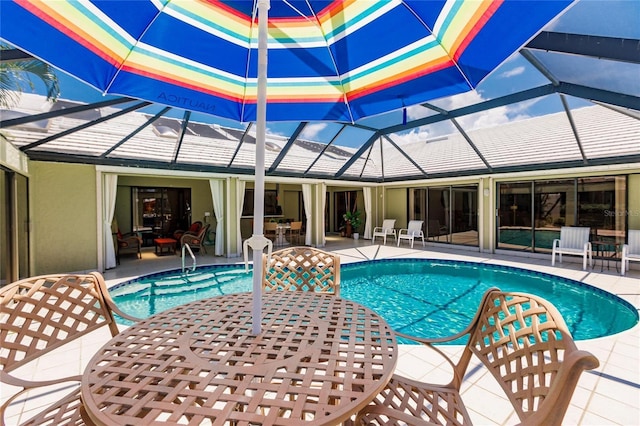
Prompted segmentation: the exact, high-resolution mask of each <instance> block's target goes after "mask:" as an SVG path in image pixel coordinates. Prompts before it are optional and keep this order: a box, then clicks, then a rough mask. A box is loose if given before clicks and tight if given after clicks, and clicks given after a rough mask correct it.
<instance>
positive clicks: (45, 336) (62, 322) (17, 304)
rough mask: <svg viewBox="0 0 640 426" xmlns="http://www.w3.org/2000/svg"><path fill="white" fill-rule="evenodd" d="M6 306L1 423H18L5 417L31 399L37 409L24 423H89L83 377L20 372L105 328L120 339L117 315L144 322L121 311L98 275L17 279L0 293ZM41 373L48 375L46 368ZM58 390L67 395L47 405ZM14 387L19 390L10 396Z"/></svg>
mask: <svg viewBox="0 0 640 426" xmlns="http://www.w3.org/2000/svg"><path fill="white" fill-rule="evenodd" d="M0 308H1V309H0V311H1V312H2V314H1V315H0V363H1V366H2V370H1V371H0V382H2V387H3V394H4V395H3V397H6V399H5V400H4V402H3V404H2V406H0V424H1V425H2V426H4V425H6V424H16V423H18V421H17V419H16V418H13V417H12V418H11V420H9V419H6V418H5V414H6V412H7V409H8V408H9V406H10V405H11V404H12V403H14V402H15V403H18V402H17V401H20V400H31V401H32V402H33V404H34V407H37V408H36V409H33V410H32V412H33V414H32V416H31V418H30V419H29V420H27V421H23V419H20V424H21V425H39V424H50V425H59V424H65V425H67V424H71V425H74V424H76V425H80V424H84V422H83V420H82V416H81V401H80V376H65V377H60V376H58V377H56V378H51V377H49V376H50V375H49V374H47V376H45V375H44V374H43V375H42V376H40V377H36V378H33V377H31V376H30V377H20V376H19V375H16V374H15V373H16V372H15V370H17V369H18V368H19V367H22V366H24V365H26V364H29V363H32V362H34V363H36V362H39V361H40V362H41V363H42V361H41V358H40V357H42V356H43V355H45V354H48V353H50V352H52V351H53V350H55V349H59V348H63V347H68V346H65V345H67V344H68V343H70V342H72V341H74V340H76V339H78V338H80V337H82V336H85V335H87V334H89V333H92V332H95V331H96V330H98V329H99V328H102V327H108V329H109V332H110V334H111V336H115V335H116V334H118V332H119V330H118V327H117V325H116V323H115V319H114V316H113V314H114V313H115V314H117V315H119V316H121V317H122V318H125V319H127V320H130V321H133V322H137V321H138V318H134V317H132V316H130V315H127V314H125V313H124V312H121V311H120V310H119V309H118V308H117V306H116V305H115V303H114V302H113V300H112V299H111V297H110V296H109V293H108V291H107V287H106V285H105V282H104V279H103V278H102V275H100V274H99V273H98V272H94V273H90V274H82V275H42V276H37V277H32V278H27V279H23V280H20V281H16V282H14V283H11V284H8V285H6V286H5V287H2V288H1V289H0ZM74 356H79V355H74ZM49 370H50V371H53V370H51V369H49ZM54 370H55V369H54ZM38 371H39V372H42V368H41V366H40V367H39V368H38ZM52 386H57V388H58V389H60V388H61V387H62V388H63V389H64V391H60V392H61V393H62V394H63V395H65V396H64V397H62V398H61V399H59V400H57V401H56V402H53V403H50V404H48V405H47V403H48V401H50V399H51V395H47V394H48V393H53V392H54V389H53V388H52ZM12 387H15V388H16V391H15V393H13V394H10V393H9V389H10V388H12ZM69 388H72V390H71V391H69V390H68V389H69ZM5 392H7V393H6V394H5Z"/></svg>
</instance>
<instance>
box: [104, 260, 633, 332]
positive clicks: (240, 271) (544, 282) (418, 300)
mask: <svg viewBox="0 0 640 426" xmlns="http://www.w3.org/2000/svg"><path fill="white" fill-rule="evenodd" d="M492 286H495V287H499V288H500V289H501V290H505V291H522V292H527V293H534V294H537V295H539V296H541V297H543V298H545V299H547V300H549V301H551V302H552V303H553V304H554V305H555V306H556V307H557V308H558V310H559V311H560V312H561V313H562V315H563V316H564V318H565V321H566V322H567V325H568V326H569V329H570V331H571V333H572V335H573V337H574V338H575V339H576V340H584V339H592V338H596V337H603V336H608V335H612V334H616V333H619V332H621V331H624V330H627V329H629V328H631V327H633V326H634V325H635V324H636V323H637V322H638V313H637V311H636V310H635V309H634V307H633V306H632V305H631V304H629V303H628V302H626V301H624V300H623V299H621V298H619V297H617V296H615V295H613V294H610V293H608V292H605V291H602V290H600V289H597V288H595V287H592V286H590V285H587V284H583V283H580V282H578V281H573V280H569V279H565V278H562V277H557V276H554V275H550V274H544V273H539V272H534V271H530V270H526V269H520V268H514V267H508V266H499V265H487V264H481V263H475V262H461V261H447V260H429V259H385V260H375V261H366V262H358V263H351V264H345V265H342V266H341V289H340V295H341V296H342V297H344V298H347V299H351V300H354V301H357V302H359V303H361V304H363V305H365V306H368V307H370V308H371V309H373V310H375V311H376V312H378V313H379V314H380V315H381V316H382V317H383V318H385V319H386V320H387V322H389V324H390V325H391V326H392V327H393V328H394V329H395V330H397V331H401V332H404V333H408V334H412V335H416V336H425V337H445V336H449V335H451V334H454V333H456V332H458V331H461V330H462V329H463V328H464V327H465V326H466V325H467V324H468V323H469V321H470V320H471V318H472V317H473V315H474V314H475V311H476V309H477V306H478V304H479V302H480V299H481V297H482V294H483V293H484V291H485V290H486V289H487V288H489V287H492ZM251 288H252V278H251V274H247V273H245V272H244V267H243V266H242V265H216V266H204V267H200V268H198V270H197V271H196V272H195V273H191V274H183V273H182V272H181V271H179V270H174V271H166V272H162V273H157V274H152V275H147V276H144V277H141V278H139V279H136V280H132V281H127V282H123V283H120V284H118V285H116V286H113V287H111V288H110V289H109V291H110V293H111V295H112V297H113V299H114V301H115V302H116V303H117V305H118V306H119V307H120V309H122V310H123V311H124V312H126V313H129V314H131V315H134V316H137V317H147V316H149V315H152V314H154V313H156V312H160V311H163V310H165V309H168V308H170V307H172V306H176V305H179V304H183V303H187V302H189V301H192V300H197V299H202V298H207V297H213V296H218V295H221V294H229V293H236V292H242V291H250V290H251Z"/></svg>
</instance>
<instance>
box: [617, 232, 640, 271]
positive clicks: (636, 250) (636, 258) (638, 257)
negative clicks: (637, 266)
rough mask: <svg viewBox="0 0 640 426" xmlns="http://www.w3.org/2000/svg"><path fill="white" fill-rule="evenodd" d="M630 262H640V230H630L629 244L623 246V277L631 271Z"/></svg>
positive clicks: (621, 265)
mask: <svg viewBox="0 0 640 426" xmlns="http://www.w3.org/2000/svg"><path fill="white" fill-rule="evenodd" d="M629 262H640V229H629V238H628V239H627V244H625V245H623V246H622V262H621V264H620V274H621V275H624V274H625V272H626V271H628V270H629Z"/></svg>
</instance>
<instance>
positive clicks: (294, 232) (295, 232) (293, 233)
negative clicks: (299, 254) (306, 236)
mask: <svg viewBox="0 0 640 426" xmlns="http://www.w3.org/2000/svg"><path fill="white" fill-rule="evenodd" d="M290 223H291V227H290V228H289V229H288V230H287V235H288V236H289V241H290V242H291V244H294V243H295V244H300V238H301V237H302V221H296V222H290Z"/></svg>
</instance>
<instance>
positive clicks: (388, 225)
mask: <svg viewBox="0 0 640 426" xmlns="http://www.w3.org/2000/svg"><path fill="white" fill-rule="evenodd" d="M395 226H396V220H395V219H385V220H383V221H382V226H376V227H375V228H373V237H371V244H373V242H374V241H375V240H376V237H382V242H383V244H387V235H389V236H390V235H393V238H394V239H395V240H397V239H398V234H397V233H396V229H395Z"/></svg>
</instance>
